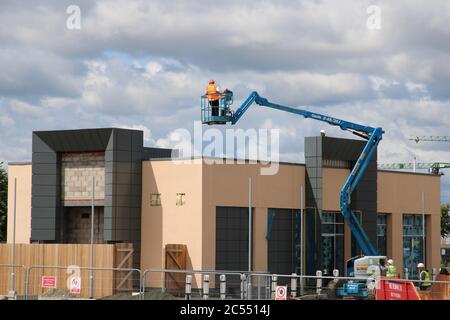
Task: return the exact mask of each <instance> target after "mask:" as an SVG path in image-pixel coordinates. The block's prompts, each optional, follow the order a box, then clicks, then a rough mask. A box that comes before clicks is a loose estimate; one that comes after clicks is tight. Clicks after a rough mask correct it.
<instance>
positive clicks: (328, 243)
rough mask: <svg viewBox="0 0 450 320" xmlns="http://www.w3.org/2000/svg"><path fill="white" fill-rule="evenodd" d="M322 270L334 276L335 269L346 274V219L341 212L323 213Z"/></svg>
mask: <svg viewBox="0 0 450 320" xmlns="http://www.w3.org/2000/svg"><path fill="white" fill-rule="evenodd" d="M322 269H323V275H332V274H333V270H334V269H338V270H339V273H340V274H343V272H344V218H343V217H342V214H341V213H340V212H330V211H328V212H327V211H324V212H323V213H322Z"/></svg>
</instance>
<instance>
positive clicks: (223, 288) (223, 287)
mask: <svg viewBox="0 0 450 320" xmlns="http://www.w3.org/2000/svg"><path fill="white" fill-rule="evenodd" d="M226 298H227V276H226V275H224V274H221V275H220V299H221V300H225V299H226Z"/></svg>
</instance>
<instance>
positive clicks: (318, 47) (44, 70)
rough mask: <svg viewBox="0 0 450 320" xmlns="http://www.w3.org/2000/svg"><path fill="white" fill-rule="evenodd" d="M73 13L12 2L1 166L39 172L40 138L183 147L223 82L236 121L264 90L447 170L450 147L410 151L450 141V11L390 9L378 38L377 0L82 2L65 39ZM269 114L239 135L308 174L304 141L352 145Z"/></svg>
mask: <svg viewBox="0 0 450 320" xmlns="http://www.w3.org/2000/svg"><path fill="white" fill-rule="evenodd" d="M69 4H72V3H71V1H69V0H64V1H63V0H62V1H57V2H56V1H40V3H39V6H36V4H35V1H31V0H24V1H20V2H17V1H8V0H5V1H2V5H1V7H2V10H1V11H0V20H1V21H2V24H3V25H4V26H6V27H5V28H1V29H0V42H1V43H2V46H1V48H0V70H2V72H0V102H1V103H0V108H1V111H2V112H1V114H0V126H1V129H2V130H1V132H0V150H3V152H2V153H1V154H0V157H5V158H9V159H11V160H22V158H24V157H28V159H29V158H30V157H31V131H32V130H52V129H65V128H86V127H105V126H112V125H113V126H119V125H120V126H123V127H128V128H134V129H139V130H143V131H144V139H145V142H146V144H147V145H158V146H161V147H173V146H175V145H176V144H177V139H178V138H179V137H178V136H177V135H176V132H177V131H176V130H177V129H187V130H189V131H191V130H192V123H193V121H194V120H198V119H199V115H200V111H199V103H200V95H201V94H202V93H203V90H204V88H205V86H206V84H207V81H208V80H209V79H210V78H214V79H216V80H217V81H219V83H220V85H221V87H222V88H225V87H228V88H230V89H232V90H233V91H234V93H235V107H237V106H238V105H239V103H240V102H241V101H242V100H243V99H245V98H246V97H247V95H248V94H249V93H250V92H251V91H252V90H258V91H259V92H260V93H261V94H262V95H264V96H265V97H267V98H269V99H270V100H272V101H274V102H277V103H280V104H284V105H290V106H294V107H295V106H304V105H306V106H308V107H305V108H307V109H309V110H313V111H316V112H320V113H324V114H328V115H331V116H335V117H339V118H342V119H346V120H349V121H354V122H357V123H361V124H367V125H372V126H375V125H379V126H382V127H383V128H384V129H385V130H386V134H385V136H384V139H383V141H382V142H381V144H380V149H379V157H380V159H381V160H382V161H383V162H399V161H410V160H411V159H412V157H413V156H417V157H418V159H423V161H437V160H439V161H447V159H446V158H445V157H446V154H447V153H448V151H450V150H449V147H448V146H447V145H445V144H419V145H416V144H414V143H409V141H408V140H407V139H408V137H409V136H410V135H431V134H434V135H447V132H448V123H450V117H449V112H448V110H449V107H450V103H449V101H450V90H449V89H448V83H449V81H450V63H449V62H450V58H449V56H448V52H449V50H450V31H449V28H448V23H447V21H448V20H449V17H450V3H447V2H443V1H438V0H430V1H427V2H420V1H411V0H402V1H400V0H399V1H395V2H393V1H389V0H381V1H378V3H377V5H379V6H380V7H381V18H382V20H381V21H382V22H381V23H382V29H381V30H379V31H376V30H368V29H367V27H366V20H367V13H366V8H367V6H368V5H370V4H373V1H369V0H363V1H359V0H343V1H335V0H324V1H296V2H294V1H288V0H282V1H277V2H270V1H256V0H255V1H251V2H244V1H238V0H230V1H226V2H217V3H214V5H213V6H211V5H210V2H208V1H196V2H189V3H187V2H185V1H181V0H174V1H169V2H168V1H162V0H161V1H157V0H155V1H144V0H111V1H90V0H89V1H88V0H79V1H78V4H79V5H80V7H81V12H82V29H81V30H79V31H77V32H72V31H70V30H67V28H66V27H65V19H66V17H67V15H66V13H65V9H66V7H67V6H68V5H69ZM257 108H259V107H258V106H253V107H252V108H251V109H249V110H248V111H247V114H246V115H245V116H244V117H243V118H242V120H241V121H240V122H239V127H241V128H244V129H247V128H280V137H281V139H282V140H281V143H280V148H281V153H282V155H281V157H282V160H283V159H284V161H301V160H303V137H304V136H311V135H317V134H318V133H319V130H320V129H326V130H327V134H328V135H336V136H341V137H353V136H352V135H349V134H347V133H345V132H341V131H340V130H339V129H338V128H330V127H328V126H327V125H326V124H323V123H317V122H314V121H308V120H304V119H302V118H301V117H298V118H295V116H293V115H290V114H285V113H281V112H278V111H274V110H265V109H264V108H259V109H257ZM5 150H7V151H5ZM25 155H28V156H25ZM435 157H436V158H439V159H435ZM443 179H444V186H447V187H449V186H448V183H447V184H446V180H445V179H446V177H444V178H443ZM443 194H445V195H447V196H448V195H450V192H448V191H445V192H443ZM449 200H450V198H449Z"/></svg>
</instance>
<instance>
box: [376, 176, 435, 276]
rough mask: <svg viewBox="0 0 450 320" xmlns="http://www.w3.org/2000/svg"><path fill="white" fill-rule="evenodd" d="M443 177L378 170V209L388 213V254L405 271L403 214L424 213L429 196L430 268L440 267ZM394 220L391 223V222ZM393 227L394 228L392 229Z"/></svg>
mask: <svg viewBox="0 0 450 320" xmlns="http://www.w3.org/2000/svg"><path fill="white" fill-rule="evenodd" d="M440 186H441V184H440V177H439V176H433V175H423V174H407V173H396V172H383V171H380V172H379V173H378V212H384V213H388V214H390V215H389V218H388V244H390V245H389V246H388V255H390V256H391V257H393V259H394V261H395V262H396V266H397V270H403V214H404V213H409V214H421V213H422V192H424V196H425V197H424V198H425V201H424V202H425V214H426V225H427V230H426V234H427V239H426V252H427V261H426V266H427V267H428V268H430V270H431V268H439V266H440V212H441V211H440V194H441V190H440V188H441V187H440ZM389 222H390V223H389ZM389 226H391V228H389Z"/></svg>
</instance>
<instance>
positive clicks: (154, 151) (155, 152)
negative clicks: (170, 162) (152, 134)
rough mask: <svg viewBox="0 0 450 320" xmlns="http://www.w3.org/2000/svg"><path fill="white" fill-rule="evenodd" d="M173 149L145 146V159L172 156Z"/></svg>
mask: <svg viewBox="0 0 450 320" xmlns="http://www.w3.org/2000/svg"><path fill="white" fill-rule="evenodd" d="M171 156H172V149H159V148H144V150H143V159H146V160H148V159H152V158H153V159H157V158H170V157H171Z"/></svg>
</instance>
